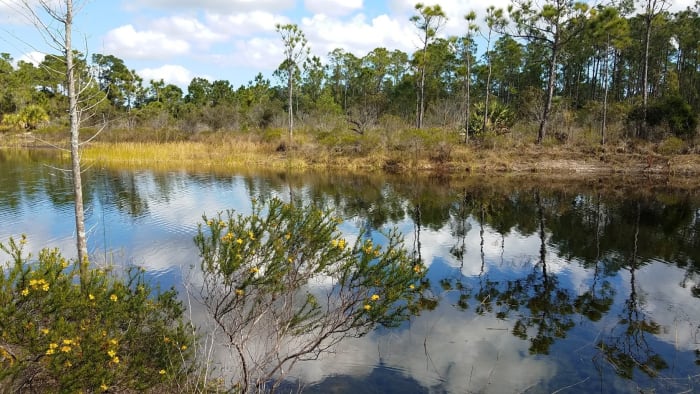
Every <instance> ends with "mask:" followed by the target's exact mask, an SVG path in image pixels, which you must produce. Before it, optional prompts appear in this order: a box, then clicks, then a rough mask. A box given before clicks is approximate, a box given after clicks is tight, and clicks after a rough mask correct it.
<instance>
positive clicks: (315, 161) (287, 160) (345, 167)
mask: <svg viewBox="0 0 700 394" xmlns="http://www.w3.org/2000/svg"><path fill="white" fill-rule="evenodd" d="M24 139H25V141H23V143H19V142H20V141H16V142H17V143H14V144H7V143H5V144H3V143H2V142H3V141H2V139H0V149H3V150H8V149H10V150H27V151H47V152H48V151H55V152H56V154H59V155H65V156H67V155H68V152H65V151H62V150H61V147H60V146H54V145H51V144H50V143H46V142H40V141H38V140H35V139H34V140H32V141H29V140H28V139H29V138H27V137H24ZM518 148H519V149H517V148H516V149H514V148H503V149H498V148H479V147H472V146H464V145H459V146H455V147H453V148H452V152H451V154H450V155H449V157H448V158H441V159H439V160H437V159H435V158H434V157H431V156H430V152H427V151H426V152H419V153H415V152H385V151H378V152H371V153H369V154H346V153H337V154H333V155H331V154H329V153H328V152H325V151H323V150H320V149H313V147H312V148H308V147H305V146H300V147H298V148H296V149H293V150H288V151H282V152H279V151H276V150H274V149H273V148H271V147H270V145H269V144H268V145H258V146H256V145H248V146H244V147H242V148H239V147H238V146H236V144H235V141H222V144H220V145H215V144H214V143H213V142H210V141H205V142H201V141H180V142H116V143H115V142H92V143H90V144H89V145H87V146H85V147H83V148H82V158H83V160H84V162H85V163H86V165H100V166H103V167H114V168H142V167H153V168H154V169H158V170H180V169H194V170H203V169H208V170H231V169H238V170H240V169H259V170H271V171H278V170H286V171H295V172H296V171H344V172H348V173H380V174H381V173H384V174H426V175H438V176H447V177H461V176H469V175H494V174H498V175H508V176H522V175H525V176H551V177H556V178H560V177H563V178H579V177H583V178H588V177H608V176H613V177H616V176H623V177H625V176H634V177H660V178H676V177H677V178H693V177H697V176H698V175H700V154H696V153H691V154H672V155H661V154H658V153H653V152H647V153H641V152H635V153H619V152H614V151H611V150H612V148H607V147H602V148H600V149H598V150H597V151H593V152H589V153H585V152H582V151H581V150H580V149H577V147H567V146H551V147H545V146H537V145H529V146H526V145H524V146H521V147H518Z"/></svg>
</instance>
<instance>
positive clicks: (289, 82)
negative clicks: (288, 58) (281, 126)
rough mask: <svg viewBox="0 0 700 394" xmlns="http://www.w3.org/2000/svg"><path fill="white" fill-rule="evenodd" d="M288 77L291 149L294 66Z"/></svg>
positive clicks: (291, 139)
mask: <svg viewBox="0 0 700 394" xmlns="http://www.w3.org/2000/svg"><path fill="white" fill-rule="evenodd" d="M287 77H288V80H287V90H288V91H289V97H288V99H289V102H288V107H289V148H291V147H292V141H293V137H294V95H293V90H292V89H293V88H294V79H293V78H294V68H293V67H292V66H289V75H288V76H287Z"/></svg>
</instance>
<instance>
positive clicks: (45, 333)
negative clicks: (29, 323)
mask: <svg viewBox="0 0 700 394" xmlns="http://www.w3.org/2000/svg"><path fill="white" fill-rule="evenodd" d="M41 333H42V334H44V335H48V333H49V329H48V328H42V329H41Z"/></svg>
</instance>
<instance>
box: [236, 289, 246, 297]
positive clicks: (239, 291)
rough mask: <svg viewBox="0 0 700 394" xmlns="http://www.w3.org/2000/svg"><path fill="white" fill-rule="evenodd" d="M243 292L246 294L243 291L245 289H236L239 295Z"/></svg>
mask: <svg viewBox="0 0 700 394" xmlns="http://www.w3.org/2000/svg"><path fill="white" fill-rule="evenodd" d="M243 294H245V291H243V289H236V295H237V296H242V295H243Z"/></svg>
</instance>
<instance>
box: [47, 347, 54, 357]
mask: <svg viewBox="0 0 700 394" xmlns="http://www.w3.org/2000/svg"><path fill="white" fill-rule="evenodd" d="M54 353H56V351H55V350H53V349H48V350H46V355H47V356H50V355H52V354H54Z"/></svg>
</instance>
